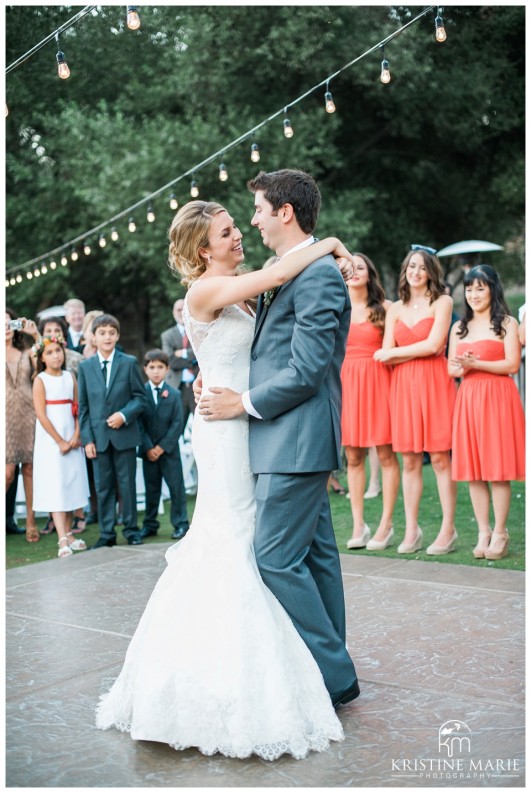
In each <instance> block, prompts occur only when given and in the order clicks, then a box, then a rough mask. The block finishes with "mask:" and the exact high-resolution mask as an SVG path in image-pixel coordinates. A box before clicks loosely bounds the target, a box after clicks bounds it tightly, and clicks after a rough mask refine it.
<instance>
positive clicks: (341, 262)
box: [336, 256, 354, 283]
mask: <svg viewBox="0 0 531 793" xmlns="http://www.w3.org/2000/svg"><path fill="white" fill-rule="evenodd" d="M336 264H337V266H338V267H339V272H340V273H341V275H342V276H343V280H344V281H345V283H346V282H347V281H350V279H351V278H352V276H353V275H354V267H353V265H352V261H351V260H350V259H347V258H346V257H344V256H340V257H339V258H337V259H336Z"/></svg>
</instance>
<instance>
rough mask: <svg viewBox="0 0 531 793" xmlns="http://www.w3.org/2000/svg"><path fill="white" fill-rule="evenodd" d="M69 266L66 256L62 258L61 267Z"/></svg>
mask: <svg viewBox="0 0 531 793" xmlns="http://www.w3.org/2000/svg"><path fill="white" fill-rule="evenodd" d="M67 264H68V259H67V258H66V256H61V267H66V265H67Z"/></svg>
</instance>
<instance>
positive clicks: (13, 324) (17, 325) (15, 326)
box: [7, 319, 24, 330]
mask: <svg viewBox="0 0 531 793" xmlns="http://www.w3.org/2000/svg"><path fill="white" fill-rule="evenodd" d="M7 327H8V329H9V330H22V328H23V327H24V321H23V320H22V319H11V320H9V322H8V323H7Z"/></svg>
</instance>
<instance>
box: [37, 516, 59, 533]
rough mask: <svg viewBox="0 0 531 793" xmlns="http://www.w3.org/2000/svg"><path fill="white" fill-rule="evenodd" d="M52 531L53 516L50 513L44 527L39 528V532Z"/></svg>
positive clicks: (53, 524) (53, 529)
mask: <svg viewBox="0 0 531 793" xmlns="http://www.w3.org/2000/svg"><path fill="white" fill-rule="evenodd" d="M52 531H55V523H54V522H53V518H52V516H51V515H50V517H49V518H48V520H47V521H46V526H45V527H44V529H41V530H40V532H39V534H51V533H52Z"/></svg>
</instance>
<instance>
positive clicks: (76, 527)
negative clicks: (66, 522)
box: [72, 517, 87, 534]
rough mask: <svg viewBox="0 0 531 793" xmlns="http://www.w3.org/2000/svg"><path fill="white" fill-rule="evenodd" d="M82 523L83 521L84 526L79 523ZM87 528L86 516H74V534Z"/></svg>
mask: <svg viewBox="0 0 531 793" xmlns="http://www.w3.org/2000/svg"><path fill="white" fill-rule="evenodd" d="M80 523H82V524H83V526H80V525H79V524H80ZM86 528H87V522H86V520H85V518H80V517H74V518H73V520H72V533H73V534H81V532H82V531H85V529H86Z"/></svg>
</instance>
